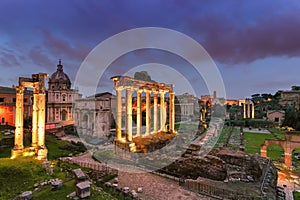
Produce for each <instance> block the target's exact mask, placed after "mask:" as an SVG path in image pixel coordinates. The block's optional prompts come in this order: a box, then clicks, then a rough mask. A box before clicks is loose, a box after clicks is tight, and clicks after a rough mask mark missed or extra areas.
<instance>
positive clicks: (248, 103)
mask: <svg viewBox="0 0 300 200" xmlns="http://www.w3.org/2000/svg"><path fill="white" fill-rule="evenodd" d="M250 110H251V104H250V102H249V101H247V118H250Z"/></svg>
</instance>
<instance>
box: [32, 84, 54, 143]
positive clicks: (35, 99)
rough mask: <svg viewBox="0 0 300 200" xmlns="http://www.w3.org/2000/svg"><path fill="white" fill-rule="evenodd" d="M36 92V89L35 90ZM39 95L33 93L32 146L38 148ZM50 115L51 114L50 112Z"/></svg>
mask: <svg viewBox="0 0 300 200" xmlns="http://www.w3.org/2000/svg"><path fill="white" fill-rule="evenodd" d="M34 90H36V89H34ZM38 96H39V95H38V93H37V91H34V93H33V106H32V107H33V109H32V142H31V146H33V147H36V146H37V144H38V111H39V108H38V101H39V99H38ZM49 113H50V112H49Z"/></svg>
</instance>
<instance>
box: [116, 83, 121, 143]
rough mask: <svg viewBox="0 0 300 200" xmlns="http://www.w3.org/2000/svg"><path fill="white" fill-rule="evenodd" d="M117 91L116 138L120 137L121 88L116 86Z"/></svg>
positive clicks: (119, 138)
mask: <svg viewBox="0 0 300 200" xmlns="http://www.w3.org/2000/svg"><path fill="white" fill-rule="evenodd" d="M116 91H117V111H116V113H117V120H116V121H117V123H116V137H117V140H121V139H122V90H121V88H116Z"/></svg>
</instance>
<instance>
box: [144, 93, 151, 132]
mask: <svg viewBox="0 0 300 200" xmlns="http://www.w3.org/2000/svg"><path fill="white" fill-rule="evenodd" d="M150 101H151V100H150V90H146V133H145V135H149V134H150V130H151V124H150V114H151V113H150V112H151V110H150V103H151V102H150Z"/></svg>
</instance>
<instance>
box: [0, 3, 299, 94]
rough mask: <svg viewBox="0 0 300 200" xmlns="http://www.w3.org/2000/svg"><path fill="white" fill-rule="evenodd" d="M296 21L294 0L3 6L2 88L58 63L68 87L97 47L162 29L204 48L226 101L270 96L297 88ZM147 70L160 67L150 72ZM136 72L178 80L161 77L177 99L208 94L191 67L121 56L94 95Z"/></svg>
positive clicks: (148, 55)
mask: <svg viewBox="0 0 300 200" xmlns="http://www.w3.org/2000/svg"><path fill="white" fill-rule="evenodd" d="M299 13H300V1H298V0H294V1H290V0H277V1H273V0H264V1H258V0H257V1H238V0H235V1H231V0H227V1H198V0H194V1H189V0H178V1H158V0H151V1H150V0H149V1H143V0H126V1H125V0H123V1H110V0H107V1H106V0H98V1H91V0H87V1H81V0H65V1H58V0H53V1H38V0H35V1H34V0H27V1H21V0H19V1H17V0H1V1H0V70H1V76H0V85H1V86H9V87H10V86H12V85H13V84H15V85H16V84H17V81H18V77H19V76H31V74H33V73H37V72H46V73H49V74H51V73H53V72H54V71H55V70H56V65H57V62H58V59H62V62H63V65H64V71H65V72H66V73H67V74H69V76H70V78H71V79H72V81H74V80H75V77H76V75H78V74H77V73H78V69H79V68H80V66H81V64H82V62H83V61H84V59H85V58H86V56H87V55H88V54H89V53H90V52H91V51H92V50H93V49H94V48H96V47H97V46H98V45H99V44H100V43H101V42H102V41H104V40H106V39H107V38H110V37H111V36H113V35H115V34H118V33H120V32H122V31H126V30H129V29H134V28H141V27H162V28H167V29H171V30H175V31H179V32H181V33H183V34H185V35H187V36H189V37H191V38H193V39H194V40H196V41H197V42H198V43H199V44H201V45H202V46H203V47H204V48H205V50H206V51H207V53H208V54H209V55H210V56H211V58H212V60H213V61H214V62H215V64H216V66H217V68H218V70H219V71H220V74H221V77H222V78H223V81H224V84H225V89H226V94H227V95H226V96H227V97H228V98H245V97H249V96H251V94H254V93H275V92H276V91H277V90H287V89H289V88H290V87H291V86H292V85H300V78H299V75H300V15H299ZM153 37H154V38H159V35H154V36H153ZM170 39H172V38H170ZM162 42H163V41H162ZM176 42H177V41H176V39H174V44H176ZM178 46H179V47H180V45H178ZM147 63H158V64H156V66H154V67H153V69H152V68H151V65H147ZM145 64H146V65H145ZM101 65H102V63H99V66H101ZM141 65H144V66H145V67H146V68H143V70H147V71H149V74H150V75H151V77H153V79H156V77H157V79H160V78H161V77H162V75H161V74H159V70H157V69H159V67H162V65H165V66H168V68H173V69H174V70H175V71H176V72H179V73H180V74H182V75H183V76H184V78H183V79H182V80H183V81H182V82H179V84H178V80H177V79H178V78H176V77H177V76H176V73H174V74H172V73H170V74H169V76H168V75H166V76H163V77H165V82H170V83H175V87H176V83H177V85H178V88H179V90H178V92H179V93H181V92H184V91H185V89H184V87H183V85H184V84H181V83H184V81H186V80H187V81H188V82H189V83H190V84H191V85H192V86H195V85H196V86H195V87H194V89H195V90H196V91H195V93H196V94H197V95H198V96H200V95H203V94H205V93H207V90H206V89H205V83H204V82H203V80H200V79H201V78H199V80H194V79H195V77H194V76H193V75H194V71H193V70H192V67H191V65H190V63H188V62H186V61H185V60H183V59H182V58H180V57H179V56H178V55H175V54H174V53H170V52H165V51H161V50H155V49H152V50H151V49H150V50H149V49H143V50H138V51H134V52H131V53H128V54H126V55H122V56H120V57H119V58H118V59H116V60H115V61H114V62H112V63H111V65H110V66H105V68H107V70H106V73H105V75H104V78H103V77H102V78H101V80H102V81H100V82H99V85H98V87H99V88H98V91H112V86H113V85H112V82H110V81H109V79H108V78H109V77H110V76H114V75H121V74H125V73H126V72H128V73H127V74H129V75H130V72H132V68H133V67H136V68H137V69H139V70H140V69H142V68H141V67H138V66H141ZM157 66H158V67H157ZM147 67H148V68H147ZM154 68H155V70H154ZM161 71H163V72H164V71H166V70H164V69H162V70H161ZM162 74H163V73H162ZM166 74H168V72H166ZM177 75H178V73H177ZM87 78H89V77H87ZM158 81H159V82H161V81H164V80H158ZM198 81H199V83H198Z"/></svg>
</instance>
